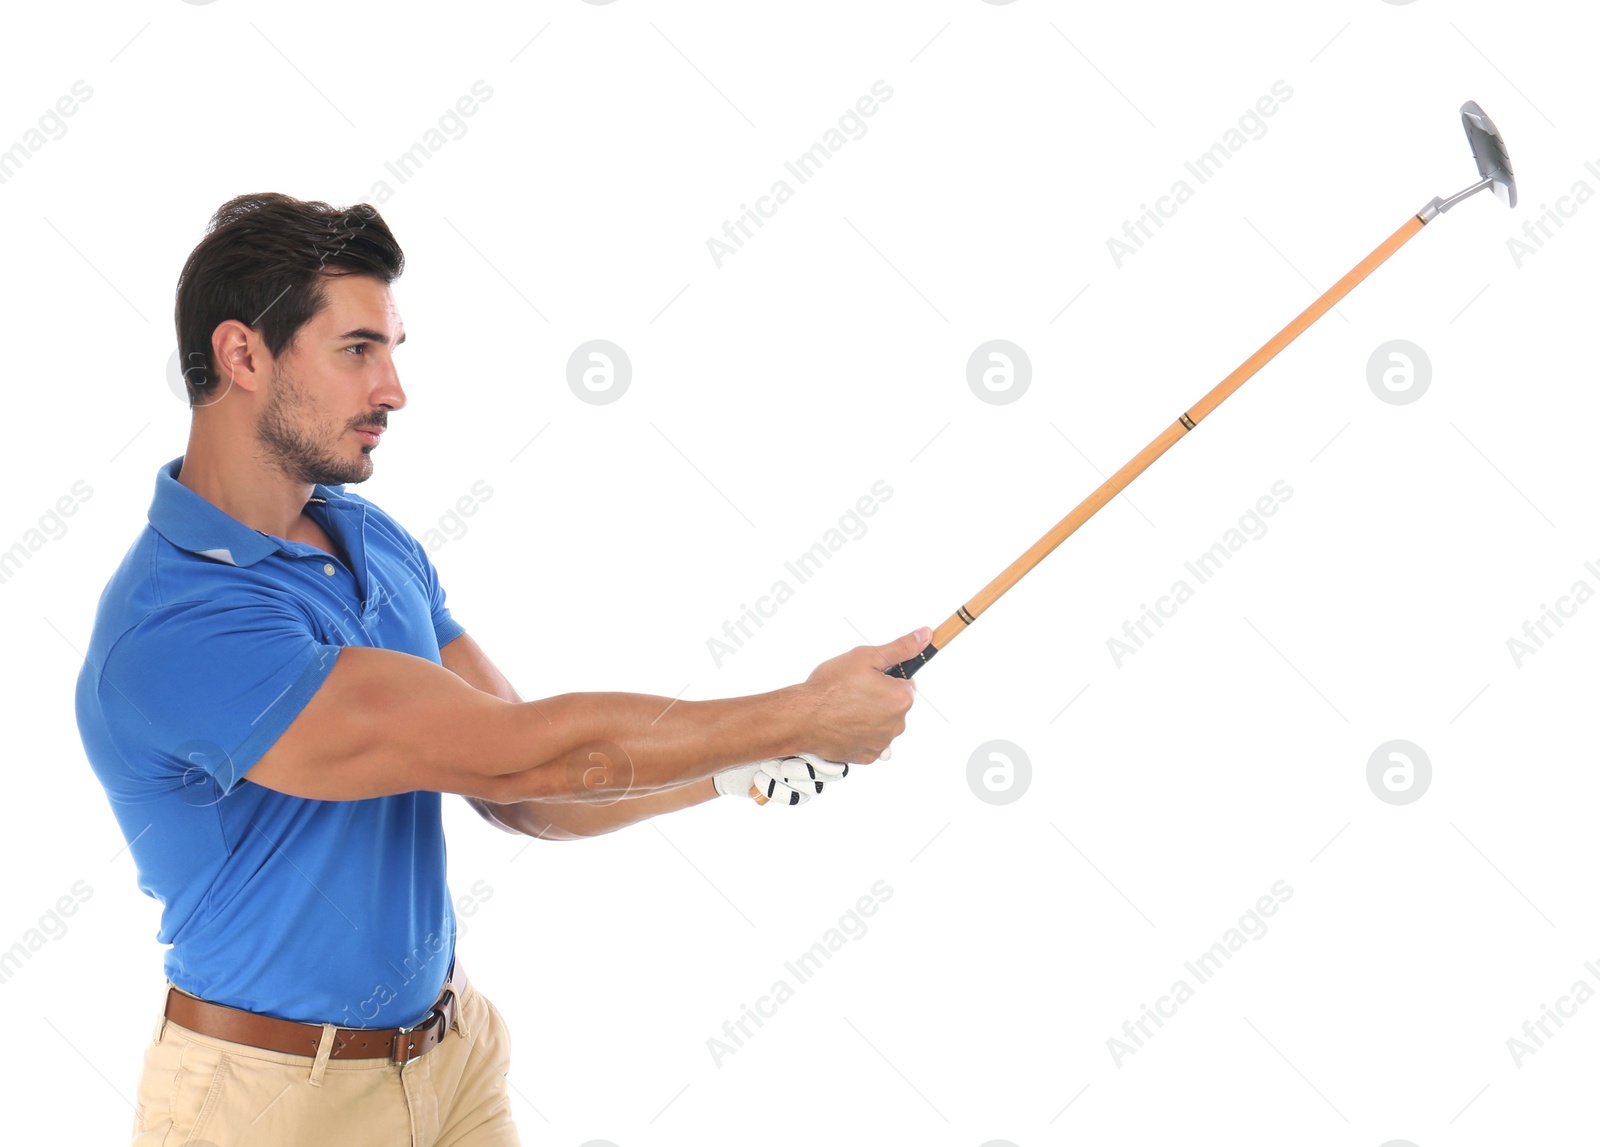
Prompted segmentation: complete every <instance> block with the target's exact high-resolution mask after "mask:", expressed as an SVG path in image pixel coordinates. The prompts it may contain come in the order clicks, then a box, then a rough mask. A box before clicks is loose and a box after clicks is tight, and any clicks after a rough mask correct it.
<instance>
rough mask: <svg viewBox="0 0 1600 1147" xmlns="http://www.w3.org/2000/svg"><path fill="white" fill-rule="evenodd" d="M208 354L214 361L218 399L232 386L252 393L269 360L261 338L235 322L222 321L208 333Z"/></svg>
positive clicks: (238, 322) (232, 320)
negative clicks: (209, 350)
mask: <svg viewBox="0 0 1600 1147" xmlns="http://www.w3.org/2000/svg"><path fill="white" fill-rule="evenodd" d="M211 353H212V355H213V356H215V358H216V360H217V372H218V375H219V377H218V379H217V380H216V383H215V385H216V386H217V394H218V397H221V395H222V394H224V393H226V392H227V391H228V390H229V389H230V388H231V387H235V386H237V387H238V388H239V389H240V390H246V391H250V392H252V393H254V392H255V391H256V390H257V389H258V387H259V385H260V383H261V381H262V378H263V376H264V375H265V373H266V370H267V366H268V364H269V360H270V358H271V356H270V355H269V354H268V353H267V348H266V346H265V345H264V344H263V343H262V341H261V336H260V335H258V334H256V332H255V331H253V330H251V329H250V328H249V327H247V326H245V325H244V324H243V323H242V322H240V321H239V320H238V319H225V320H224V321H222V322H220V323H218V324H217V329H216V330H214V331H212V332H211ZM213 401H214V400H213Z"/></svg>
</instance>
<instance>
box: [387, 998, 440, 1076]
mask: <svg viewBox="0 0 1600 1147" xmlns="http://www.w3.org/2000/svg"><path fill="white" fill-rule="evenodd" d="M438 1011H439V1009H438V1008H432V1009H430V1010H429V1012H428V1014H427V1015H425V1016H423V1017H422V1020H421V1022H419V1023H415V1024H412V1025H411V1026H410V1027H408V1028H396V1029H395V1031H394V1040H393V1042H392V1044H391V1045H390V1048H389V1060H390V1062H391V1063H398V1064H399V1065H400V1066H401V1067H404V1066H405V1065H406V1064H408V1063H410V1062H412V1061H413V1060H417V1059H421V1058H422V1052H420V1051H419V1052H417V1054H416V1055H410V1054H407V1055H405V1056H404V1057H403V1058H402V1056H401V1053H400V1040H401V1038H402V1037H409V1036H410V1035H411V1033H412V1032H414V1031H416V1030H418V1029H419V1028H423V1027H426V1026H427V1025H428V1022H429V1021H430V1020H432V1019H433V1017H434V1016H435V1015H436V1014H438ZM410 1042H411V1041H410V1040H409V1038H408V1039H407V1040H406V1043H407V1044H408V1045H409V1044H410ZM406 1051H407V1053H409V1052H410V1051H411V1048H410V1047H409V1046H407V1048H406Z"/></svg>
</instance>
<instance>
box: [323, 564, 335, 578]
mask: <svg viewBox="0 0 1600 1147" xmlns="http://www.w3.org/2000/svg"><path fill="white" fill-rule="evenodd" d="M322 572H323V573H325V574H327V575H328V576H329V577H332V576H333V563H332V562H323V563H322Z"/></svg>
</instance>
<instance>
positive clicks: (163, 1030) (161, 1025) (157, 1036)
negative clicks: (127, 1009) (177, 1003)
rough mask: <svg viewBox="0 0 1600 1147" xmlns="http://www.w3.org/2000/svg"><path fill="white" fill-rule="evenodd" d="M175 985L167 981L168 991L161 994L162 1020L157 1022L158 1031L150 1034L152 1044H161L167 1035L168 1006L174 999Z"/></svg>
mask: <svg viewBox="0 0 1600 1147" xmlns="http://www.w3.org/2000/svg"><path fill="white" fill-rule="evenodd" d="M172 988H173V983H172V981H171V980H168V981H167V988H166V991H164V992H162V993H161V1018H160V1019H158V1020H157V1021H156V1030H155V1031H153V1032H151V1033H150V1042H151V1043H160V1042H161V1037H162V1036H164V1035H166V1034H167V1004H168V1003H169V1002H170V1001H171V999H172Z"/></svg>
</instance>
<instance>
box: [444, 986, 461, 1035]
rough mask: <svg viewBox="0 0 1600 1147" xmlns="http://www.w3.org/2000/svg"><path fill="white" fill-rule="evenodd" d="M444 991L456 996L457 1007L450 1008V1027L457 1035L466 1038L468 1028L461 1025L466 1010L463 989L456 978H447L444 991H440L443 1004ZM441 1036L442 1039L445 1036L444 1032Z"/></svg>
mask: <svg viewBox="0 0 1600 1147" xmlns="http://www.w3.org/2000/svg"><path fill="white" fill-rule="evenodd" d="M444 992H449V993H450V994H451V995H452V996H454V997H455V1007H453V1008H451V1009H450V1012H451V1016H450V1027H451V1029H452V1030H453V1031H454V1032H455V1033H456V1034H457V1035H459V1036H461V1038H463V1039H466V1038H467V1029H466V1028H464V1027H462V1026H461V1013H462V1012H463V1011H465V1010H466V1009H464V1008H463V1007H462V1006H461V989H460V988H459V987H457V986H456V983H455V981H454V980H446V981H445V985H444V991H442V992H440V993H439V999H440V1002H441V1004H442V1003H443V1000H444ZM439 1038H440V1039H443V1038H444V1032H440V1033H439Z"/></svg>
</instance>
